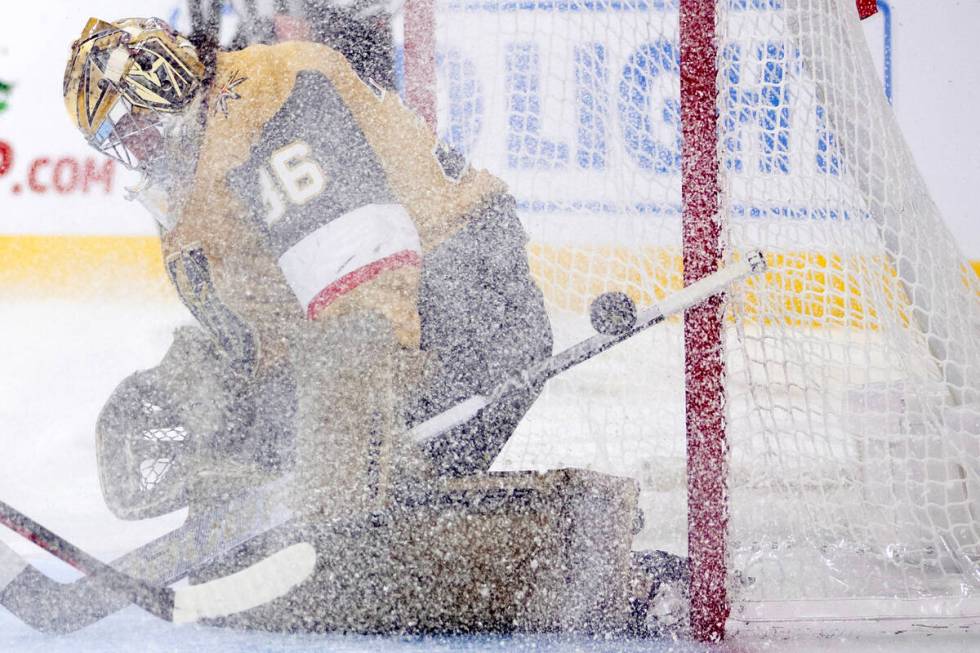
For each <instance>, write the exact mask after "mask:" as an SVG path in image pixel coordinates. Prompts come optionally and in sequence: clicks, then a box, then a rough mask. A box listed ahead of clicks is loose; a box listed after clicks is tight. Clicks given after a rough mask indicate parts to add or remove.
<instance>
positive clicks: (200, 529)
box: [0, 476, 294, 634]
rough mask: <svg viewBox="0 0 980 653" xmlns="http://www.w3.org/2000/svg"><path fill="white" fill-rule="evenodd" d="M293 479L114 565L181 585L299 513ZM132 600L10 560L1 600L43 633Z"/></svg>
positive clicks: (75, 625) (1, 577) (191, 520)
mask: <svg viewBox="0 0 980 653" xmlns="http://www.w3.org/2000/svg"><path fill="white" fill-rule="evenodd" d="M290 483H291V478H290V477H289V476H286V477H283V478H280V479H277V480H275V481H272V482H270V483H267V484H266V485H264V486H261V487H259V488H256V489H255V490H253V491H249V492H245V493H242V494H240V495H237V496H235V497H232V498H231V499H230V500H229V501H228V502H227V503H225V504H223V505H221V506H220V507H219V508H216V509H214V510H210V511H207V512H204V513H202V514H199V515H193V516H191V517H188V519H187V520H186V521H185V522H184V523H183V524H182V525H181V526H179V527H178V528H176V529H174V530H173V531H170V532H169V533H167V534H165V535H163V536H161V537H158V538H157V539H155V540H152V541H150V542H148V543H146V544H144V545H142V546H140V547H138V548H137V549H135V550H133V551H130V552H129V553H127V554H126V555H124V556H122V557H121V558H119V559H117V560H114V561H113V562H112V563H110V566H111V567H112V568H114V569H116V570H118V571H120V572H122V573H123V574H126V575H129V576H132V577H136V578H139V579H140V580H142V581H144V582H146V583H148V584H150V585H157V586H160V585H169V584H171V583H174V582H176V581H178V580H180V579H182V578H184V577H185V576H187V575H188V574H189V573H191V572H192V571H194V570H195V569H199V568H201V567H203V566H204V565H206V564H208V563H210V562H213V561H214V560H216V559H217V558H218V557H219V556H221V555H223V554H225V553H228V552H229V551H233V550H234V549H235V548H237V547H239V546H240V545H242V544H244V543H245V542H248V541H249V540H251V539H253V538H254V537H257V536H259V535H261V534H263V533H265V532H267V531H270V530H272V529H273V528H277V527H280V526H283V525H284V524H286V523H287V522H289V520H290V519H292V518H293V516H294V515H293V512H292V511H291V510H290V509H289V508H288V507H287V506H288V504H287V502H286V500H285V499H286V492H287V490H288V488H289V485H290ZM11 553H12V552H11ZM13 555H14V556H16V554H13ZM8 558H9V556H8ZM17 558H18V559H19V556H17ZM130 603H131V600H130V597H129V596H128V595H127V594H126V593H125V592H117V591H112V589H111V588H108V587H106V586H105V584H104V583H103V582H102V581H101V578H100V576H99V575H91V576H84V577H82V578H79V579H78V580H76V581H74V582H71V583H58V582H56V581H54V580H52V579H50V578H48V577H47V576H45V575H44V574H42V573H41V572H39V571H38V570H37V569H35V568H34V567H32V566H30V565H27V564H26V563H24V564H19V563H17V561H16V560H14V561H13V562H10V563H9V564H8V565H7V573H6V574H4V571H3V569H0V605H2V606H3V607H5V608H6V609H7V610H9V611H10V612H11V613H13V614H14V615H15V616H16V617H17V618H19V619H20V620H21V621H23V622H24V623H25V624H27V625H28V626H31V627H32V628H34V629H36V630H39V631H41V632H47V633H59V634H65V633H70V632H74V631H76V630H79V629H80V628H84V627H85V626H88V625H90V624H92V623H95V622H96V621H98V620H100V619H102V618H104V617H106V616H108V615H110V614H112V613H113V612H116V611H117V610H121V609H122V608H124V607H126V606H127V605H129V604H130Z"/></svg>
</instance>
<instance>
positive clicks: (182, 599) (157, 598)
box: [0, 502, 316, 623]
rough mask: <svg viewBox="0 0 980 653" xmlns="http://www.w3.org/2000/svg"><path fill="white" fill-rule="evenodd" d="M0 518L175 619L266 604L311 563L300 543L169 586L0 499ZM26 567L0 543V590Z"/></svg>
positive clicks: (302, 576)
mask: <svg viewBox="0 0 980 653" xmlns="http://www.w3.org/2000/svg"><path fill="white" fill-rule="evenodd" d="M0 523H2V524H3V525H5V526H7V527H9V528H10V529H11V530H13V531H14V532H16V533H18V534H20V535H22V536H23V537H25V538H27V539H28V540H30V541H31V542H33V543H34V544H36V545H37V546H39V547H40V548H42V549H44V550H45V551H47V552H48V553H51V554H52V555H54V556H55V557H57V558H59V559H60V560H63V561H64V562H66V563H68V564H69V565H71V566H72V567H75V568H76V569H78V570H79V571H82V572H83V573H85V574H88V576H89V578H92V579H96V580H97V582H98V583H100V584H101V585H102V586H103V587H104V588H105V589H106V590H108V591H110V592H113V593H116V594H118V595H120V596H124V597H125V598H126V599H127V600H128V601H131V602H132V603H135V604H136V605H138V606H140V607H141V608H143V609H144V610H146V611H147V612H149V613H150V614H153V615H155V616H157V617H159V618H161V619H164V620H166V621H172V622H174V623H192V622H195V621H198V620H200V619H205V618H215V617H223V616H228V615H231V614H235V613H237V612H241V611H243V610H250V609H252V608H255V607H257V606H259V605H263V604H265V603H268V602H269V601H272V600H275V599H277V598H279V597H281V596H283V595H285V594H286V593H287V592H289V591H290V590H291V589H292V588H293V587H295V586H296V585H298V584H300V583H302V582H303V581H304V580H306V579H307V578H308V577H309V576H310V574H312V573H313V569H314V566H315V564H316V551H315V550H314V549H313V546H312V545H311V544H309V543H307V542H299V543H296V544H293V545H292V546H289V547H286V548H285V549H283V550H281V551H279V552H277V553H274V554H272V555H270V556H268V557H267V558H265V559H263V560H261V561H259V562H257V563H255V564H253V565H251V566H249V567H247V568H246V569H242V570H241V571H238V572H236V573H233V574H230V575H228V576H225V577H222V578H218V579H215V580H212V581H210V582H207V583H203V584H200V585H192V586H189V587H180V588H177V589H170V588H169V587H160V586H156V585H152V584H150V583H147V582H145V581H143V580H140V579H138V578H134V577H133V576H130V575H128V574H125V573H123V572H121V571H118V570H117V569H114V568H113V567H111V566H109V565H107V564H105V563H104V562H102V561H100V560H98V559H97V558H95V557H93V556H92V555H90V554H88V553H86V552H85V551H83V550H82V549H80V548H79V547H77V546H75V545H74V544H72V543H71V542H69V541H68V540H66V539H65V538H63V537H61V536H59V535H57V534H56V533H54V532H52V531H51V530H49V529H47V528H45V527H44V526H42V525H41V524H39V523H37V522H36V521H34V520H33V519H31V518H30V517H28V516H27V515H25V514H24V513H22V512H20V511H19V510H17V509H15V508H13V507H11V506H9V505H8V504H6V503H3V502H0ZM27 567H28V563H27V562H26V561H25V560H23V559H22V558H21V557H20V556H18V555H17V554H16V553H14V552H13V551H12V550H11V549H10V548H9V547H7V546H6V545H5V544H3V543H2V542H0V583H2V584H0V590H3V589H4V588H5V587H6V585H8V584H9V583H10V582H11V581H12V580H14V579H16V578H17V577H18V576H19V575H20V574H21V573H23V571H24V569H25V568H27ZM48 580H49V581H50V579H48ZM50 582H52V583H53V582H54V581H50Z"/></svg>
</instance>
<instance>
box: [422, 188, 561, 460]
mask: <svg viewBox="0 0 980 653" xmlns="http://www.w3.org/2000/svg"><path fill="white" fill-rule="evenodd" d="M526 246H527V237H526V236H525V233H524V228H523V227H522V226H521V223H520V220H519V219H518V218H517V212H516V206H515V202H514V199H513V197H511V196H510V195H498V196H495V197H493V198H492V199H491V200H489V201H488V202H486V203H485V204H484V205H483V206H481V207H480V208H479V209H478V210H477V214H476V215H472V216H470V219H469V221H468V223H467V225H466V226H465V227H464V228H463V229H461V230H460V231H459V232H458V233H456V234H454V235H453V236H452V237H451V238H449V239H448V240H447V241H445V242H444V243H442V244H441V245H440V246H439V247H438V248H436V249H435V250H434V251H432V252H430V253H429V254H428V255H426V257H425V259H424V260H423V265H422V286H421V289H420V293H419V295H420V299H419V314H420V317H421V322H422V333H421V336H422V337H421V347H422V350H423V351H425V352H428V353H429V354H432V355H434V357H435V359H436V370H435V372H434V373H432V374H429V375H427V378H426V380H425V381H424V382H423V383H422V386H421V388H420V389H419V392H418V395H417V396H416V397H415V398H414V400H410V402H409V409H408V415H407V422H408V425H409V426H412V425H414V424H416V423H418V422H420V421H423V420H425V419H427V418H429V417H432V416H433V415H436V414H437V413H439V412H441V411H443V410H446V409H447V408H450V407H451V406H453V405H454V404H456V403H458V402H460V401H463V400H465V399H467V398H469V397H471V396H472V395H474V394H477V393H480V394H486V393H489V392H490V391H491V390H492V389H493V388H494V386H496V385H497V384H498V383H500V382H501V381H503V380H505V379H506V378H507V377H508V376H509V375H511V374H514V373H515V372H519V371H521V370H523V369H525V368H527V367H529V366H530V365H531V364H533V363H534V362H536V361H539V360H542V359H544V358H547V357H548V356H550V355H551V349H552V337H551V327H550V323H549V321H548V315H547V313H545V308H544V298H543V296H542V294H541V290H540V289H539V288H538V286H537V285H536V284H535V282H534V280H533V279H532V278H531V272H530V269H529V267H528V263H527V251H526ZM540 390H541V386H540V385H539V386H537V387H535V388H534V389H533V390H532V391H530V392H525V393H522V394H519V395H516V396H514V397H513V398H511V399H510V400H508V401H505V402H501V403H500V404H497V405H495V406H491V407H489V408H487V409H486V410H484V411H482V412H481V413H480V414H478V415H477V416H476V417H474V418H473V419H472V420H470V421H469V422H467V423H465V424H463V425H461V426H459V427H457V428H455V429H453V430H452V431H450V432H448V433H445V434H443V435H441V436H439V437H437V438H435V439H434V440H432V441H430V442H428V443H427V444H426V445H425V455H426V457H427V458H428V459H429V461H430V463H431V464H432V466H433V467H434V470H435V471H437V472H438V473H440V474H448V475H462V474H471V473H474V472H479V471H483V470H486V469H488V468H489V467H490V465H491V463H492V462H493V460H494V458H496V456H497V454H498V453H500V450H501V449H502V448H503V446H504V444H505V443H506V442H507V440H508V438H510V436H511V434H512V433H513V431H514V429H515V428H516V427H517V424H518V422H519V421H520V420H521V418H522V417H523V416H524V414H525V413H526V412H527V409H528V408H529V407H530V406H531V404H532V403H533V402H534V400H535V399H536V398H537V395H538V394H539V393H540Z"/></svg>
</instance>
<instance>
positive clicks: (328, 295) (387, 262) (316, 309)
mask: <svg viewBox="0 0 980 653" xmlns="http://www.w3.org/2000/svg"><path fill="white" fill-rule="evenodd" d="M406 265H413V266H416V267H419V266H421V265H422V258H421V257H420V256H419V253H418V252H413V251H411V250H408V249H406V250H403V251H401V252H396V253H395V254H392V255H391V256H386V257H385V258H382V259H378V260H377V261H374V262H373V263H369V264H368V265H365V266H364V267H360V268H357V269H356V270H354V271H353V272H350V273H348V274H346V275H344V276H342V277H341V278H339V279H337V280H336V281H334V282H333V283H332V284H330V285H329V286H327V287H326V288H324V289H323V290H321V291H320V292H318V293H317V295H316V297H314V298H313V299H312V300H311V301H310V304H309V306H307V308H306V317H308V318H309V319H311V320H314V319H316V317H317V316H318V315H319V314H320V311H322V310H323V309H325V308H326V307H327V306H329V305H330V304H332V303H333V301H334V300H335V299H337V298H338V297H340V296H341V295H346V294H347V293H349V292H350V291H352V290H354V288H357V287H358V286H360V285H361V284H362V283H366V282H368V281H370V280H371V279H374V278H376V277H377V276H379V275H380V274H381V273H382V272H387V271H388V270H395V269H398V268H401V267H405V266H406Z"/></svg>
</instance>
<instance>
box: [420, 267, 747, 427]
mask: <svg viewBox="0 0 980 653" xmlns="http://www.w3.org/2000/svg"><path fill="white" fill-rule="evenodd" d="M765 269H766V260H765V258H764V257H763V255H762V252H758V251H756V252H752V253H750V254H749V255H748V256H747V257H746V258H745V260H743V261H739V262H737V263H733V264H732V265H729V266H727V267H724V268H722V269H720V270H718V271H717V272H715V273H713V274H710V275H708V276H706V277H704V278H703V279H700V280H698V281H696V282H694V283H692V284H691V285H689V286H687V287H685V288H684V289H683V290H680V291H678V292H676V293H674V294H672V295H670V296H669V297H667V298H666V299H665V300H664V301H662V302H660V303H659V304H655V305H653V306H650V307H649V308H646V309H644V310H643V311H640V313H639V314H638V315H637V316H636V321H635V322H634V323H633V324H632V326H630V327H629V328H627V329H626V330H624V331H623V332H620V333H615V334H603V333H599V334H596V335H594V336H592V337H590V338H586V339H585V340H583V341H581V342H579V343H577V344H575V345H572V346H571V347H569V348H567V349H565V350H564V351H562V352H559V353H557V354H555V355H554V356H551V357H550V358H546V359H544V360H543V361H540V362H539V363H536V364H535V365H532V366H531V367H529V368H527V369H526V370H522V371H521V372H519V373H517V374H515V375H513V376H511V377H510V378H508V379H507V380H505V381H503V382H501V383H500V384H498V385H497V386H496V387H494V389H493V390H492V391H491V392H490V393H489V394H488V395H486V396H483V395H473V396H472V397H470V398H469V399H466V400H464V401H462V402H460V403H458V404H456V405H455V406H453V407H452V408H449V409H447V410H445V411H443V412H441V413H439V414H438V415H434V416H433V417H430V418H429V419H427V420H425V421H424V422H420V423H418V424H416V425H415V426H413V427H412V428H411V429H409V431H408V437H410V438H412V439H414V440H415V441H417V442H425V441H427V440H430V439H432V438H434V437H436V436H437V435H440V434H442V433H445V432H446V431H449V430H450V429H453V428H455V427H457V426H459V425H460V424H463V423H465V422H467V421H469V420H470V419H472V418H473V417H474V416H475V415H476V414H477V413H478V412H480V411H481V410H483V409H484V408H486V407H487V406H490V405H492V404H495V403H497V402H498V401H501V400H502V399H504V398H506V397H508V396H509V395H511V394H513V393H515V392H521V391H526V390H528V389H530V388H533V387H534V386H535V385H537V384H539V383H542V382H544V381H547V380H548V379H550V378H552V377H553V376H555V375H557V374H560V373H561V372H564V371H565V370H567V369H569V368H571V367H574V366H576V365H578V364H579V363H582V362H584V361H587V360H589V359H590V358H592V357H594V356H596V355H598V354H600V353H602V352H604V351H606V350H607V349H609V348H610V347H613V346H614V345H617V344H619V343H620V342H622V341H624V340H626V339H627V338H632V337H633V336H635V335H636V334H637V333H639V332H641V331H643V330H645V329H647V328H649V327H651V326H653V325H655V324H659V323H661V322H663V321H664V320H665V319H667V318H668V317H669V316H671V315H674V314H676V313H680V312H682V311H684V310H686V309H688V308H690V307H692V306H694V305H695V304H699V303H701V302H702V301H704V300H705V299H707V298H708V297H710V296H712V295H715V294H717V293H719V292H722V291H723V290H725V288H727V287H728V286H730V285H731V284H733V283H735V282H736V281H739V280H741V279H744V278H745V277H748V276H750V275H753V274H759V273H761V272H764V271H765Z"/></svg>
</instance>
